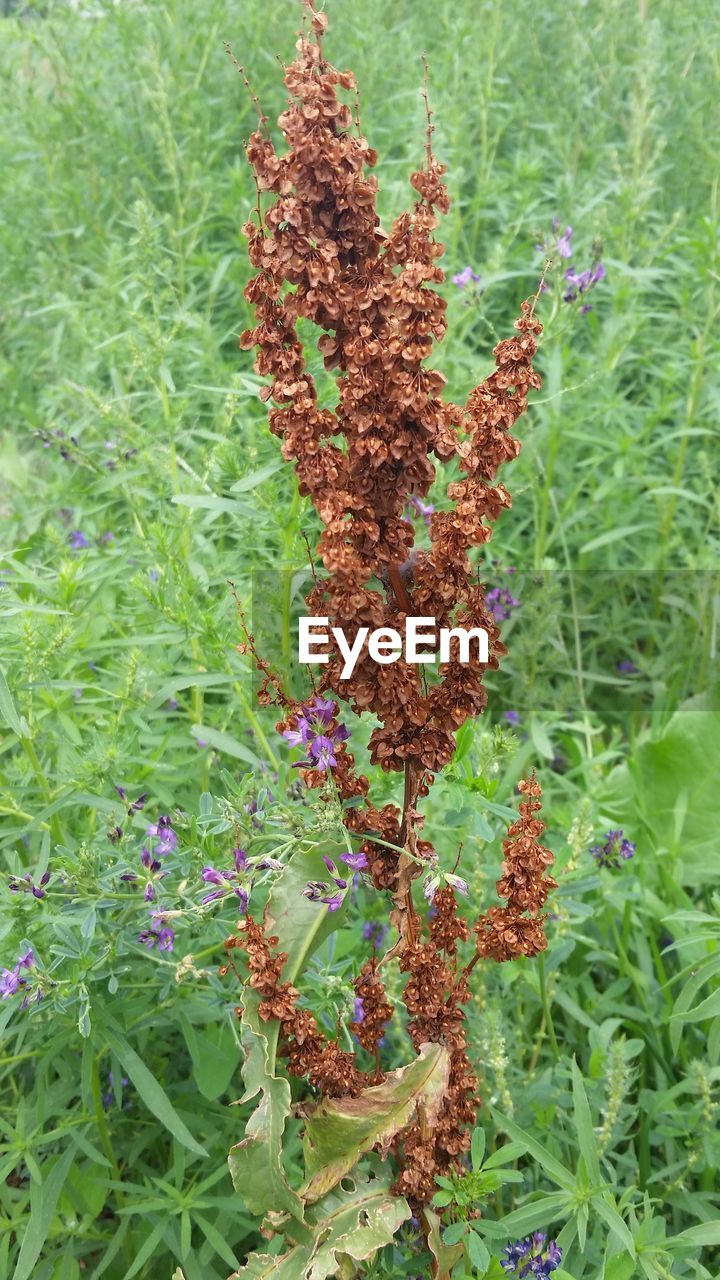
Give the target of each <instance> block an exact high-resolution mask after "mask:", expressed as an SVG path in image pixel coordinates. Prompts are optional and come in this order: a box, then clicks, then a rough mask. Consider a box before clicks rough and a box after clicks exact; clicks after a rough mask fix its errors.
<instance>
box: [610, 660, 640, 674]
mask: <svg viewBox="0 0 720 1280" xmlns="http://www.w3.org/2000/svg"><path fill="white" fill-rule="evenodd" d="M615 669H616V671H619V672H620V674H621V675H623V676H636V675H637V674H638V670H639V668H638V667H636V666H635V663H634V662H632V661H631V659H630V658H624V659H623V661H622V662H616V663H615Z"/></svg>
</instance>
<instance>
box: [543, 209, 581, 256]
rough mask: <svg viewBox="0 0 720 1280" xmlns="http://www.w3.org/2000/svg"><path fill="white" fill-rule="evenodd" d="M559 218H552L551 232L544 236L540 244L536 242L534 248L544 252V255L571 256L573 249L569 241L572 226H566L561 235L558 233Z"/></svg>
mask: <svg viewBox="0 0 720 1280" xmlns="http://www.w3.org/2000/svg"><path fill="white" fill-rule="evenodd" d="M559 230H560V219H559V218H553V220H552V234H551V235H549V236H546V238H545V240H544V242H543V243H542V244H536V245H535V248H536V249H537V252H538V253H544V254H545V255H546V257H550V258H553V257H558V258H572V254H573V250H572V245H571V244H570V241H571V239H572V227H566V228H565V230H564V231H563V233H562V235H559V234H558V232H559Z"/></svg>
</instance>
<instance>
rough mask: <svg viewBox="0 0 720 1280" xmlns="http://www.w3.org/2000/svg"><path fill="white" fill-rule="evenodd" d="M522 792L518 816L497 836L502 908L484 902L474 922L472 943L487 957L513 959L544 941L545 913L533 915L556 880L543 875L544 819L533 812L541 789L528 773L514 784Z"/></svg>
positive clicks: (547, 859)
mask: <svg viewBox="0 0 720 1280" xmlns="http://www.w3.org/2000/svg"><path fill="white" fill-rule="evenodd" d="M518 790H519V791H520V792H521V793H522V794H523V795H524V796H526V797H527V799H525V800H523V801H522V802H521V804H520V818H519V820H518V821H517V822H513V823H512V824H511V826H510V827H508V834H507V839H506V840H504V841H503V853H504V858H505V860H504V862H503V865H502V878H501V879H500V880H498V882H497V891H498V893H499V895H500V897H501V898H505V899H507V906H505V907H490V910H489V911H488V912H487V913H486V914H485V915H484V916H481V917H480V919H479V920H478V922H477V924H476V926H475V932H476V935H477V947H478V952H479V953H480V955H481V956H483V957H485V958H486V959H489V960H499V961H502V960H514V959H515V958H516V956H536V955H538V953H539V952H540V951H544V950H545V947H546V946H547V938H546V937H545V919H546V916H541V915H539V914H538V913H539V911H540V909H541V907H543V906H544V905H545V902H546V901H547V896H548V893H549V892H550V890H551V889H556V888H557V881H556V880H553V878H552V876H549V875H546V872H547V868H548V867H549V866H550V865H551V863H552V860H553V856H552V854H551V852H550V850H549V849H546V848H545V846H544V845H542V844H540V842H539V839H538V837H539V836H541V835H542V833H543V831H544V830H545V823H544V822H542V821H541V820H540V819H539V818H538V817H537V816H536V815H537V814H538V813H539V811H540V809H541V807H542V806H541V804H540V796H541V795H542V789H541V787H540V783H539V782H538V781H537V779H536V778H535V775H534V774H533V775H532V776H531V777H530V778H529V779H527V780H526V781H524V782H520V783H518Z"/></svg>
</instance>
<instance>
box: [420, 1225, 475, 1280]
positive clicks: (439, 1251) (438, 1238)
mask: <svg viewBox="0 0 720 1280" xmlns="http://www.w3.org/2000/svg"><path fill="white" fill-rule="evenodd" d="M424 1216H425V1220H426V1222H427V1224H428V1226H429V1228H430V1231H429V1233H428V1245H429V1248H430V1252H431V1254H432V1256H433V1258H434V1259H435V1264H436V1269H437V1273H438V1275H439V1276H449V1275H450V1272H451V1270H452V1268H453V1267H454V1265H455V1263H456V1262H457V1261H458V1259H459V1258H462V1256H463V1253H464V1250H465V1246H464V1245H462V1244H453V1245H449V1244H445V1242H444V1240H443V1238H442V1224H441V1222H440V1218H439V1217H438V1215H437V1214H436V1213H434V1212H433V1210H432V1209H426V1210H425V1215H424Z"/></svg>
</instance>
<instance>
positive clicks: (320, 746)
mask: <svg viewBox="0 0 720 1280" xmlns="http://www.w3.org/2000/svg"><path fill="white" fill-rule="evenodd" d="M335 712H336V703H335V702H333V701H332V699H330V698H320V697H317V696H316V697H315V698H313V700H312V701H311V702H309V703H307V704H304V705H303V706H302V707H301V708H300V711H299V713H297V714H296V716H295V728H289V729H284V730H283V737H284V738H285V741H286V742H289V744H290V746H291V747H304V748H305V759H304V760H298V761H295V762H294V764H293V768H294V769H317V770H318V772H319V773H323V772H324V771H325V770H326V769H334V768H335V766H336V765H337V756H336V755H335V748H336V747H337V746H339V745H340V743H341V742H346V741H347V739H348V738H349V737H350V731H349V729H347V728H346V727H345V725H343V724H340V725H336V727H335V728H334V729H331V728H330V725H331V723H332V720H333V718H334V716H335Z"/></svg>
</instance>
